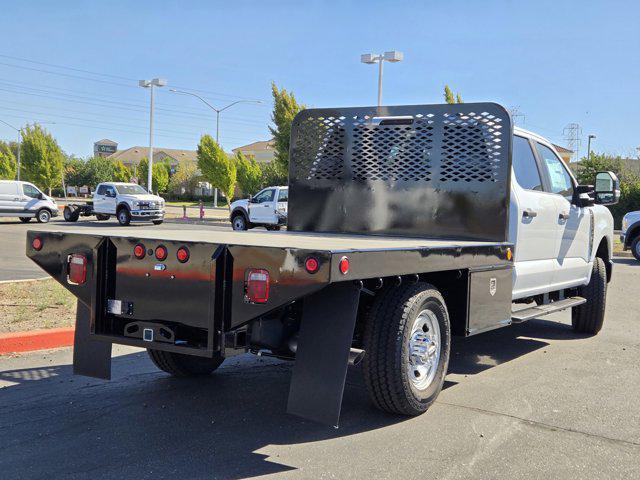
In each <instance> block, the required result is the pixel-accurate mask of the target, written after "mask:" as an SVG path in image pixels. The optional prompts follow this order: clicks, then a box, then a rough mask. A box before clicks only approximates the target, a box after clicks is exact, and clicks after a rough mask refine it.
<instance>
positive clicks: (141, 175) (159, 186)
mask: <svg viewBox="0 0 640 480" xmlns="http://www.w3.org/2000/svg"><path fill="white" fill-rule="evenodd" d="M170 168H171V167H170V165H169V164H168V163H167V162H153V169H152V171H151V184H152V185H151V188H152V190H154V191H156V192H166V191H167V188H168V187H169V169H170ZM137 174H138V183H139V184H140V185H143V186H144V187H145V188H147V190H148V186H147V180H148V179H149V161H148V160H147V159H146V158H143V159H142V160H140V163H139V164H138V168H137Z"/></svg>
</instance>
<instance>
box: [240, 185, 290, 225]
mask: <svg viewBox="0 0 640 480" xmlns="http://www.w3.org/2000/svg"><path fill="white" fill-rule="evenodd" d="M288 200H289V187H267V188H263V189H262V190H260V191H259V192H258V193H256V194H255V195H253V196H252V197H249V198H243V199H241V200H236V201H235V202H233V203H232V204H231V214H230V215H229V218H230V220H231V227H232V228H233V229H234V230H248V229H250V228H254V227H265V228H266V229H267V230H280V227H282V226H283V225H286V224H287V201H288Z"/></svg>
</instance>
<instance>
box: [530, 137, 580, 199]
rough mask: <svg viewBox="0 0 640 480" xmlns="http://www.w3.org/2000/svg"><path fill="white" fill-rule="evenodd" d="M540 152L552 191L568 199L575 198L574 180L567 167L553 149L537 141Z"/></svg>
mask: <svg viewBox="0 0 640 480" xmlns="http://www.w3.org/2000/svg"><path fill="white" fill-rule="evenodd" d="M536 148H537V149H538V154H539V155H540V158H541V159H542V164H543V166H544V168H545V169H546V170H547V173H548V174H549V182H550V187H551V192H552V193H557V194H559V195H562V196H563V197H564V198H566V199H567V200H569V201H571V199H572V198H573V182H572V181H571V176H570V175H569V172H567V169H566V168H565V166H564V163H562V160H560V159H559V158H558V157H557V156H556V154H555V153H553V151H552V150H551V149H550V148H549V147H547V146H545V145H542V144H540V143H536Z"/></svg>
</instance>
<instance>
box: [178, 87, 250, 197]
mask: <svg viewBox="0 0 640 480" xmlns="http://www.w3.org/2000/svg"><path fill="white" fill-rule="evenodd" d="M169 91H170V92H173V93H179V94H180V95H191V96H192V97H196V98H197V99H199V100H200V101H201V102H202V103H204V104H205V105H206V106H207V107H209V108H210V109H211V110H213V111H214V112H216V143H217V144H218V145H220V113H221V112H224V111H225V110H226V109H227V108H231V107H233V106H234V105H237V104H238V103H262V100H237V101H235V102H232V103H230V104H229V105H226V106H224V107H222V108H216V107H214V106H213V105H211V104H210V103H209V102H207V101H206V100H205V99H204V98H202V97H201V96H200V95H198V94H196V93H193V92H185V91H184V90H176V89H175V88H170V89H169ZM213 204H214V206H216V207H217V206H218V189H217V188H216V189H215V191H214V195H213Z"/></svg>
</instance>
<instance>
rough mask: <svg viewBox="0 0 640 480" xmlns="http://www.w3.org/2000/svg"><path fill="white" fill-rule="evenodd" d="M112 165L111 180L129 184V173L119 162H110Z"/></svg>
mask: <svg viewBox="0 0 640 480" xmlns="http://www.w3.org/2000/svg"><path fill="white" fill-rule="evenodd" d="M111 162H112V164H113V180H114V181H116V182H130V181H131V171H130V170H129V169H128V168H127V167H125V165H124V163H122V161H121V160H112V161H111Z"/></svg>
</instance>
